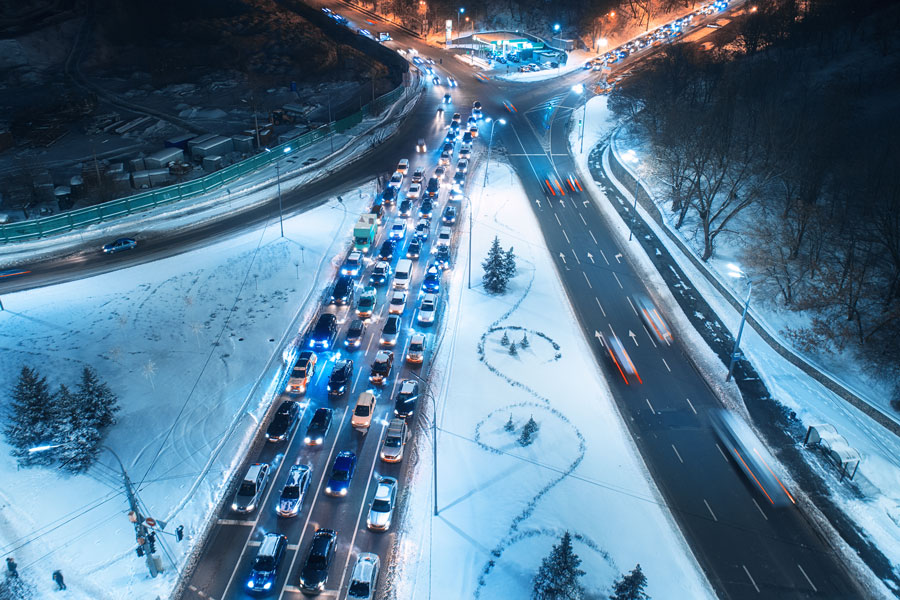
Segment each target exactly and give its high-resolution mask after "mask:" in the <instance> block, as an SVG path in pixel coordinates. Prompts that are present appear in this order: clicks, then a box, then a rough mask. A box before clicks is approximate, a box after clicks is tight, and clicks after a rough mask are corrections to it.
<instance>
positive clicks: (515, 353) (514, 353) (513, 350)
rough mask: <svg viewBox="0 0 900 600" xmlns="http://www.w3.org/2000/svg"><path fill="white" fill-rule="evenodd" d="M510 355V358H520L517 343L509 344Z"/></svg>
mask: <svg viewBox="0 0 900 600" xmlns="http://www.w3.org/2000/svg"><path fill="white" fill-rule="evenodd" d="M509 355H510V356H518V355H519V349H518V348H516V343H515V342H511V343H510V344H509Z"/></svg>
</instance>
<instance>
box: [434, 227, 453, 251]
mask: <svg viewBox="0 0 900 600" xmlns="http://www.w3.org/2000/svg"><path fill="white" fill-rule="evenodd" d="M452 239H453V230H452V229H450V228H449V227H447V226H441V228H440V229H438V237H437V247H436V248H435V251H437V248H440V247H441V246H449V245H450V241H451V240H452Z"/></svg>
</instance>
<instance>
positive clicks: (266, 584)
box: [263, 581, 272, 590]
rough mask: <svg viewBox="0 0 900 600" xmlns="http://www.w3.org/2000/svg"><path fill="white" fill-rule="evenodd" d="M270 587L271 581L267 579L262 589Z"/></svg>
mask: <svg viewBox="0 0 900 600" xmlns="http://www.w3.org/2000/svg"><path fill="white" fill-rule="evenodd" d="M271 587H272V582H271V581H267V582H266V583H265V584H264V585H263V589H264V590H267V589H269V588H271Z"/></svg>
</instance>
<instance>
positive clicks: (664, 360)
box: [662, 359, 672, 373]
mask: <svg viewBox="0 0 900 600" xmlns="http://www.w3.org/2000/svg"><path fill="white" fill-rule="evenodd" d="M662 361H663V364H664V365H666V369H668V370H669V373H671V372H672V369H670V368H669V363H667V362H666V359H662Z"/></svg>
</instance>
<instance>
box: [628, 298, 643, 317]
mask: <svg viewBox="0 0 900 600" xmlns="http://www.w3.org/2000/svg"><path fill="white" fill-rule="evenodd" d="M625 299H626V300H628V305H629V306H630V307H631V310H633V311H634V316H636V317H639V316H641V315H639V314H638V311H637V309H636V308H635V307H634V302H632V301H631V298H629V297H628V296H625Z"/></svg>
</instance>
